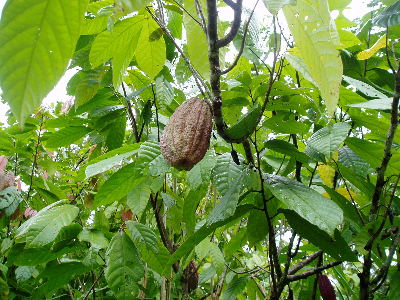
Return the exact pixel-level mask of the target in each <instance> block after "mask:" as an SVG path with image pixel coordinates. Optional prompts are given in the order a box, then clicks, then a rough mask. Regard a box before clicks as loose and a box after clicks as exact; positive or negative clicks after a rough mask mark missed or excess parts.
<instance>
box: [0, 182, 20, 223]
mask: <svg viewBox="0 0 400 300" xmlns="http://www.w3.org/2000/svg"><path fill="white" fill-rule="evenodd" d="M21 201H22V198H21V194H20V193H19V192H18V190H17V188H16V187H15V186H9V187H7V188H5V189H4V190H2V191H0V210H4V213H5V214H6V216H11V215H12V214H13V213H14V212H15V210H16V209H17V207H18V205H19V203H20V202H21Z"/></svg>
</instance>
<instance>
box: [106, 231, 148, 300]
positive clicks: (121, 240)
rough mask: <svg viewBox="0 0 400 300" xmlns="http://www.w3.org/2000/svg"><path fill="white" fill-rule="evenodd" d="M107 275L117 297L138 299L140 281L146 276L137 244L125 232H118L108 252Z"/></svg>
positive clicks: (123, 299)
mask: <svg viewBox="0 0 400 300" xmlns="http://www.w3.org/2000/svg"><path fill="white" fill-rule="evenodd" d="M106 262H107V267H106V271H105V277H106V280H107V282H108V285H109V287H110V288H111V290H112V291H113V292H114V295H115V297H116V298H117V299H121V300H125V299H132V300H133V299H137V296H138V293H139V284H138V281H139V280H140V279H142V277H143V276H144V266H143V264H142V262H141V261H140V258H139V254H138V251H137V249H136V246H135V244H134V243H133V242H132V240H131V239H130V238H129V237H128V235H127V234H126V233H125V232H117V233H116V234H115V235H114V237H113V238H112V240H111V242H110V246H109V248H108V249H107V253H106Z"/></svg>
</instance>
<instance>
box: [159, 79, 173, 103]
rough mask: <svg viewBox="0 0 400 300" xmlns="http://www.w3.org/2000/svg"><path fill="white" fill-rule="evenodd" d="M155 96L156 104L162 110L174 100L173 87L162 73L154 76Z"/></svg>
mask: <svg viewBox="0 0 400 300" xmlns="http://www.w3.org/2000/svg"><path fill="white" fill-rule="evenodd" d="M156 96H157V105H159V108H161V109H164V110H165V109H166V107H167V106H169V105H170V104H171V103H172V100H174V88H173V87H172V86H171V84H170V83H169V82H168V81H167V80H165V78H164V76H162V75H161V76H158V77H157V78H156Z"/></svg>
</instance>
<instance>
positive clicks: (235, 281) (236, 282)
mask: <svg viewBox="0 0 400 300" xmlns="http://www.w3.org/2000/svg"><path fill="white" fill-rule="evenodd" d="M247 281H249V276H241V277H239V275H235V276H234V277H233V278H232V280H231V281H230V282H229V284H228V286H227V287H226V290H225V291H224V294H223V295H222V300H231V299H237V297H236V296H237V295H239V294H240V293H242V291H243V289H244V288H245V287H246V284H247Z"/></svg>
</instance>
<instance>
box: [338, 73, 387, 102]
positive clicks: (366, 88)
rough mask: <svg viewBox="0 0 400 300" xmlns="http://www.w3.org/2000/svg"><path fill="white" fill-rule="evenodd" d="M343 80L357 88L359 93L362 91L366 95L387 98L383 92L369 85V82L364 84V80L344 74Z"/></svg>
mask: <svg viewBox="0 0 400 300" xmlns="http://www.w3.org/2000/svg"><path fill="white" fill-rule="evenodd" d="M343 80H344V81H346V82H347V83H348V84H351V85H352V86H354V87H355V88H356V89H357V90H359V91H360V92H361V93H363V94H364V95H366V96H368V97H372V98H381V99H385V98H387V97H386V95H385V94H382V93H381V92H380V91H378V90H377V89H375V88H374V87H372V86H370V85H369V84H366V83H365V82H362V81H360V80H357V79H354V78H351V77H349V76H346V75H343Z"/></svg>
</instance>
